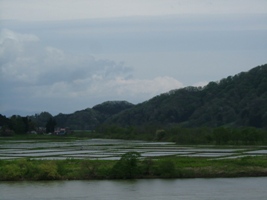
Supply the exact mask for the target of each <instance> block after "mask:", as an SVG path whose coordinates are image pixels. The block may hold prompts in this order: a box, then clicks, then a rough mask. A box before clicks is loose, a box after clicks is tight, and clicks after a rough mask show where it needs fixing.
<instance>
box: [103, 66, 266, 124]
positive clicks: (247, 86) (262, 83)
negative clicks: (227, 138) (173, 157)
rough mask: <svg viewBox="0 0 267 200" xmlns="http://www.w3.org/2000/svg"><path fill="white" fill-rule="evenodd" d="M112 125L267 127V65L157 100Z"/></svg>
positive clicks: (117, 117)
mask: <svg viewBox="0 0 267 200" xmlns="http://www.w3.org/2000/svg"><path fill="white" fill-rule="evenodd" d="M107 123H108V124H117V125H123V126H129V125H134V126H135V125H144V124H152V125H153V124H157V125H168V124H181V125H183V126H185V127H198V126H210V127H217V126H222V125H225V126H253V127H258V128H261V127H267V64H265V65H262V66H258V67H255V68H253V69H251V70H250V71H248V72H241V73H239V74H237V75H235V76H229V77H227V78H224V79H222V80H220V81H218V82H210V83H209V84H208V85H207V86H205V87H203V88H201V87H186V88H182V89H178V90H173V91H170V92H168V93H164V94H161V95H159V96H156V97H154V98H152V99H150V100H149V101H146V102H144V103H141V104H138V105H136V106H135V107H133V108H131V109H129V110H126V111H124V112H122V113H119V114H118V115H115V116H113V117H112V118H110V119H109V120H108V121H107Z"/></svg>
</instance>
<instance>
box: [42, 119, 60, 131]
mask: <svg viewBox="0 0 267 200" xmlns="http://www.w3.org/2000/svg"><path fill="white" fill-rule="evenodd" d="M56 124H57V123H56V121H55V120H54V119H53V118H52V117H51V118H50V119H49V120H48V121H47V123H46V126H45V128H46V132H47V133H53V132H54V131H55V126H56Z"/></svg>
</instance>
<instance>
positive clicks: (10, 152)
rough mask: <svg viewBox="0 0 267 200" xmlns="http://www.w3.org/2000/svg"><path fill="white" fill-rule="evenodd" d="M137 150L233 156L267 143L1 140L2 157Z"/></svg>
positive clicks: (97, 156)
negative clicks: (203, 144) (192, 143)
mask: <svg viewBox="0 0 267 200" xmlns="http://www.w3.org/2000/svg"><path fill="white" fill-rule="evenodd" d="M132 151H135V152H138V153H140V154H141V158H148V157H150V158H157V157H166V156H171V157H176V156H177V157H178V156H184V157H203V158H209V159H234V158H241V157H247V156H259V155H267V146H212V145H210V146H202V145H201V146H180V145H176V144H175V143H171V142H144V141H133V140H114V139H76V140H71V141H66V140H64V139H62V141H60V140H59V139H57V140H56V141H54V140H51V139H47V140H46V139H41V140H39V139H36V140H34V139H30V140H28V139H27V140H13V139H12V140H11V139H10V140H9V139H8V138H5V139H2V140H0V160H13V159H19V158H30V159H39V160H64V159H91V160H119V159H120V158H121V156H122V155H123V154H125V153H127V152H132Z"/></svg>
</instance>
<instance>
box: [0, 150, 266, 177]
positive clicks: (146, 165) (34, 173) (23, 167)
mask: <svg viewBox="0 0 267 200" xmlns="http://www.w3.org/2000/svg"><path fill="white" fill-rule="evenodd" d="M252 176H267V156H255V157H243V158H236V159H220V160H218V159H217V160H212V159H207V158H190V157H164V158H162V157H161V158H158V159H139V155H138V153H135V152H130V153H126V154H125V155H123V156H122V158H121V159H120V160H119V161H103V160H74V159H66V160H30V159H17V160H0V180H1V181H21V180H91V179H138V178H204V177H208V178H213V177H214V178H215V177H252Z"/></svg>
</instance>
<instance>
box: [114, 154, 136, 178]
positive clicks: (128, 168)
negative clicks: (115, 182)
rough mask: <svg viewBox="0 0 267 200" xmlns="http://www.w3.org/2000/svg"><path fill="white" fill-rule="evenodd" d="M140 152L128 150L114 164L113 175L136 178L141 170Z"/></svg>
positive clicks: (115, 176)
mask: <svg viewBox="0 0 267 200" xmlns="http://www.w3.org/2000/svg"><path fill="white" fill-rule="evenodd" d="M139 157H140V153H138V152H127V153H125V154H124V155H122V157H121V159H120V160H119V161H118V162H117V163H116V164H115V165H114V166H113V168H112V176H113V178H119V179H131V178H135V177H136V176H137V174H138V172H139V168H138V160H139Z"/></svg>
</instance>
